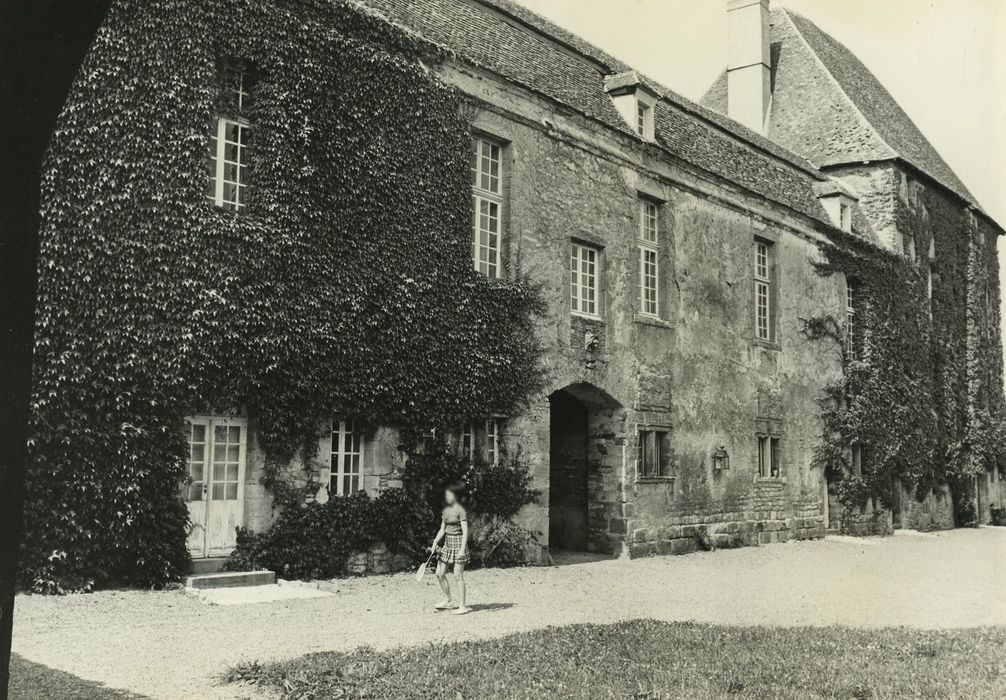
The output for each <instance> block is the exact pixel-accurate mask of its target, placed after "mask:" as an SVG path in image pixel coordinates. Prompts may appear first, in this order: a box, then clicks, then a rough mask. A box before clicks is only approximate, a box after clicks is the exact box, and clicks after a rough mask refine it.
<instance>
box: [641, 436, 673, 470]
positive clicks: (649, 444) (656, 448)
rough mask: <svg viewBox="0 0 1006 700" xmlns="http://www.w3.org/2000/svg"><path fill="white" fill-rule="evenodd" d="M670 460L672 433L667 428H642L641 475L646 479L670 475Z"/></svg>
mask: <svg viewBox="0 0 1006 700" xmlns="http://www.w3.org/2000/svg"><path fill="white" fill-rule="evenodd" d="M670 462H671V435H670V433H669V432H667V431H666V430H640V431H639V469H638V473H639V476H640V477H641V478H644V479H647V478H655V477H663V476H669V475H670V472H671V468H670Z"/></svg>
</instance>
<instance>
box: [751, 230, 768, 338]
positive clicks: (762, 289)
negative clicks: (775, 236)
mask: <svg viewBox="0 0 1006 700" xmlns="http://www.w3.org/2000/svg"><path fill="white" fill-rule="evenodd" d="M771 247H772V246H771V244H769V243H765V242H764V241H757V240H756V241H755V244H754V279H755V337H756V338H757V339H758V340H767V341H771V340H772V277H771V274H772V267H771Z"/></svg>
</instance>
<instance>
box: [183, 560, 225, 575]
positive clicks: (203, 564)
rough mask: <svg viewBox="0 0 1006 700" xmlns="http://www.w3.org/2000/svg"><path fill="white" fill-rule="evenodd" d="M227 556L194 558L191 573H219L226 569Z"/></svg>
mask: <svg viewBox="0 0 1006 700" xmlns="http://www.w3.org/2000/svg"><path fill="white" fill-rule="evenodd" d="M226 561H227V557H210V558H208V559H193V560H192V566H191V567H190V568H189V573H190V574H193V575H196V574H217V573H220V572H221V571H223V570H224V562H226Z"/></svg>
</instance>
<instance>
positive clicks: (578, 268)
mask: <svg viewBox="0 0 1006 700" xmlns="http://www.w3.org/2000/svg"><path fill="white" fill-rule="evenodd" d="M598 257H599V251H598V250H597V249H596V248H591V247H590V246H586V245H583V244H581V243H573V244H571V246H570V263H569V291H570V308H571V309H572V310H573V313H578V314H585V315H587V316H600V311H599V309H598V305H597V261H598Z"/></svg>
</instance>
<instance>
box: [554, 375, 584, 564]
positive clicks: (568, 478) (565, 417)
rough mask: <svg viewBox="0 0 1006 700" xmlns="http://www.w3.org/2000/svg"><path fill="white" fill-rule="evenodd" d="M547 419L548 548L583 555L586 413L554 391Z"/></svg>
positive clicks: (565, 395)
mask: <svg viewBox="0 0 1006 700" xmlns="http://www.w3.org/2000/svg"><path fill="white" fill-rule="evenodd" d="M549 419H550V433H549V437H550V447H549V496H548V542H549V547H550V548H555V549H564V550H572V551H586V549H587V444H588V441H587V435H588V433H587V409H586V407H585V406H584V405H583V404H582V403H580V401H579V400H578V399H576V397H574V396H572V395H571V394H568V393H567V392H565V391H557V392H555V393H554V394H552V395H551V396H550V397H549Z"/></svg>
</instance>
